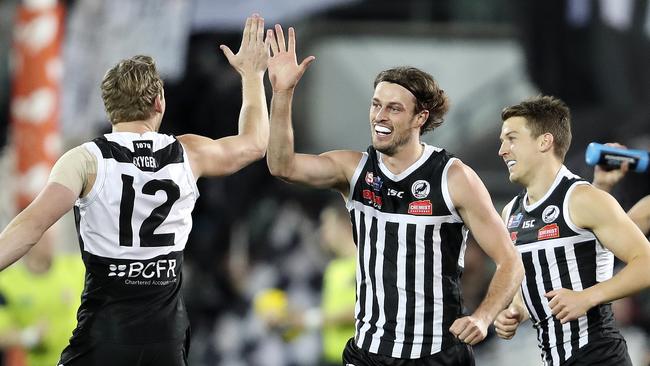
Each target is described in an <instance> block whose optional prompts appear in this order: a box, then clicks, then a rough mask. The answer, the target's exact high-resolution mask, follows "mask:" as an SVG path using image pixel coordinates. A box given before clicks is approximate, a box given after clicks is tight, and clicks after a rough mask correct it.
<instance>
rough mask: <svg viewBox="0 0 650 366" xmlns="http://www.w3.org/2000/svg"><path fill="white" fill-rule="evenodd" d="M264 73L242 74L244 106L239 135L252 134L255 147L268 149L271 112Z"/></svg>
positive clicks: (241, 112) (240, 117)
mask: <svg viewBox="0 0 650 366" xmlns="http://www.w3.org/2000/svg"><path fill="white" fill-rule="evenodd" d="M263 76H264V75H263V74H259V75H258V74H255V75H251V76H247V75H242V107H241V110H240V113H239V135H240V136H250V137H251V142H252V146H253V147H254V148H255V149H258V150H260V151H262V153H263V152H264V151H266V147H267V143H268V139H269V117H268V116H269V113H268V108H267V105H266V95H265V94H264V83H263Z"/></svg>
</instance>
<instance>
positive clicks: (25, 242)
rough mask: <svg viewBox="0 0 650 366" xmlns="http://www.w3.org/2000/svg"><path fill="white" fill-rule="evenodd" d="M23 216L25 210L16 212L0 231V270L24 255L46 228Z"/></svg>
mask: <svg viewBox="0 0 650 366" xmlns="http://www.w3.org/2000/svg"><path fill="white" fill-rule="evenodd" d="M25 216H26V214H25V212H22V213H20V214H18V216H16V217H15V218H14V219H13V220H12V221H11V222H10V223H9V225H7V227H6V228H5V229H4V230H3V231H2V233H0V270H3V269H5V268H7V267H8V266H9V265H11V264H12V263H14V262H15V261H17V260H18V259H20V258H21V257H22V256H24V255H25V254H26V253H27V252H28V251H29V249H31V247H32V246H34V244H36V243H37V242H38V241H39V240H40V238H41V236H42V235H43V233H44V232H45V230H47V228H45V227H39V226H38V225H36V224H35V223H34V222H33V221H32V220H28V219H26V217H25Z"/></svg>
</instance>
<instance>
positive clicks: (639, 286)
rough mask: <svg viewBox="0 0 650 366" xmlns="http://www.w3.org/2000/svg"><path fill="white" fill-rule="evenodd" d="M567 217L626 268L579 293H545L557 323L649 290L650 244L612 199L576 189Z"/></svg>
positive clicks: (594, 190) (598, 192) (595, 191)
mask: <svg viewBox="0 0 650 366" xmlns="http://www.w3.org/2000/svg"><path fill="white" fill-rule="evenodd" d="M569 214H570V216H571V220H572V221H573V222H574V223H575V224H576V225H577V226H578V227H581V228H585V229H588V230H591V231H593V233H594V234H595V235H596V237H597V238H598V241H600V243H601V244H602V245H603V246H605V247H606V248H608V249H609V250H611V251H612V253H614V255H615V256H616V257H617V258H618V259H620V260H622V261H623V262H625V263H626V266H625V267H624V268H623V269H622V270H620V271H619V272H618V273H617V274H616V275H614V276H613V277H612V278H610V279H609V280H607V281H603V282H600V283H598V284H596V285H594V286H591V287H589V288H587V289H585V290H583V291H571V290H568V289H559V290H555V291H551V292H549V293H547V294H546V297H547V298H549V299H550V302H549V306H550V307H551V310H552V313H553V315H555V317H556V318H557V319H559V320H560V322H561V323H566V322H568V321H571V320H574V319H577V318H578V317H579V316H581V315H584V314H585V313H586V312H587V310H589V309H591V308H592V307H594V306H596V305H598V304H604V303H608V302H611V301H613V300H616V299H620V298H622V297H626V296H629V295H631V294H634V293H637V292H639V291H641V290H643V289H646V288H648V287H650V271H648V268H650V243H648V240H647V239H646V238H645V236H643V234H642V233H641V231H640V230H639V228H638V227H637V226H636V225H634V223H633V222H632V220H630V218H629V217H628V216H627V215H626V214H625V212H624V211H623V209H622V208H621V206H620V205H619V204H618V202H616V200H615V199H614V198H613V197H612V196H610V195H609V194H608V193H606V192H603V191H601V190H599V189H597V188H595V187H593V186H590V185H581V186H578V187H576V188H575V189H574V191H573V193H572V194H571V196H570V197H569Z"/></svg>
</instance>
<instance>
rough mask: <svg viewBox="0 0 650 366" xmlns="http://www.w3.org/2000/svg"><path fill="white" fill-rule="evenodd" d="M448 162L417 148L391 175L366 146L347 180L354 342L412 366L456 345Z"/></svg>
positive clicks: (459, 262) (454, 227)
mask: <svg viewBox="0 0 650 366" xmlns="http://www.w3.org/2000/svg"><path fill="white" fill-rule="evenodd" d="M454 160H455V158H453V157H451V155H449V154H447V153H446V152H445V150H442V149H439V148H435V147H433V146H429V145H424V153H423V154H422V156H421V157H420V159H419V160H418V161H416V162H415V163H414V164H413V165H412V166H411V167H409V168H408V169H407V170H405V171H404V172H402V173H400V174H398V175H395V174H392V173H391V172H390V171H389V170H388V168H387V167H386V166H385V165H384V164H383V163H382V160H381V154H380V153H378V152H377V151H376V150H375V149H374V148H373V147H369V148H368V150H367V152H366V153H364V154H363V157H362V159H361V161H360V162H359V165H358V166H357V169H356V171H355V173H354V175H353V177H352V179H351V183H350V196H349V197H348V202H347V208H348V210H349V211H350V217H351V220H352V224H353V228H354V231H353V232H354V241H355V243H356V245H357V250H358V256H357V261H358V263H357V275H356V276H357V280H356V282H357V302H356V309H355V318H356V332H355V343H356V344H357V346H358V347H359V348H361V349H364V350H366V351H368V352H372V353H376V354H381V355H385V356H389V357H395V358H407V359H417V358H422V357H426V356H430V355H432V354H435V353H437V352H440V351H441V350H443V349H446V348H449V347H451V346H453V345H456V344H457V340H456V339H455V337H454V336H453V335H452V334H451V333H450V332H449V327H450V326H451V324H452V323H453V322H454V321H455V320H456V319H457V318H459V317H461V316H462V301H461V291H460V276H461V274H462V270H463V258H464V254H465V245H466V242H465V241H466V238H467V229H466V228H465V226H464V223H463V221H462V219H461V218H460V216H459V215H458V213H457V212H456V210H455V208H454V206H453V204H452V201H451V198H450V196H449V190H448V188H447V170H448V169H449V166H450V165H451V163H452V162H453V161H454Z"/></svg>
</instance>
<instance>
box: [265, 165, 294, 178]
mask: <svg viewBox="0 0 650 366" xmlns="http://www.w3.org/2000/svg"><path fill="white" fill-rule="evenodd" d="M268 166H269V172H270V173H271V175H272V176H274V177H276V178H280V179H282V180H285V181H286V180H289V176H290V174H289V169H286V168H282V167H279V166H277V165H275V164H268Z"/></svg>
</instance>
